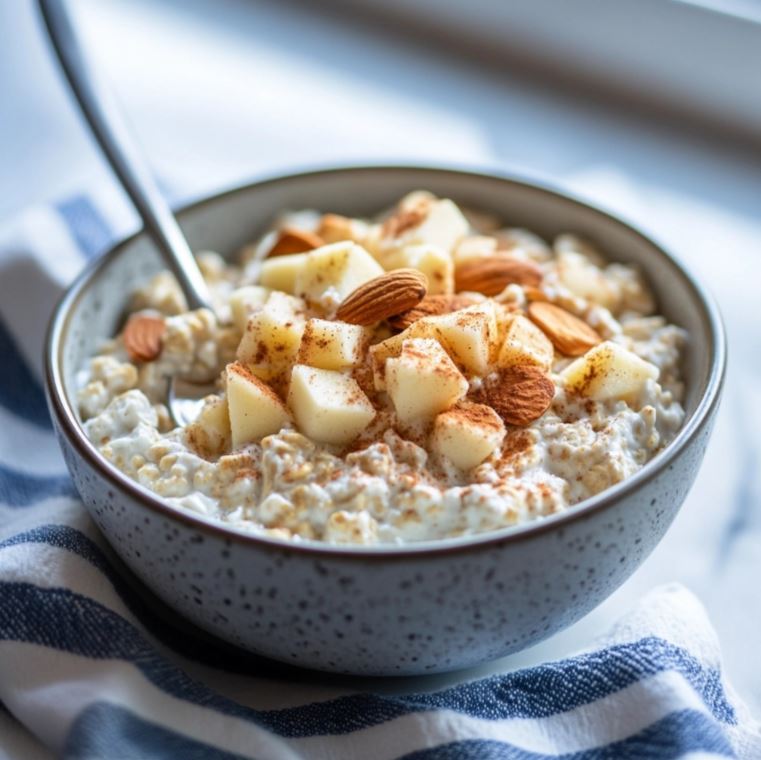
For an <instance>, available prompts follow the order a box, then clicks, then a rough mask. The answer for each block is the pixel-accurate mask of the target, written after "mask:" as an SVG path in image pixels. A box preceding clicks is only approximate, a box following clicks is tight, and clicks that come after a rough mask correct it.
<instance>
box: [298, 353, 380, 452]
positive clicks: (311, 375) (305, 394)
mask: <svg viewBox="0 0 761 760" xmlns="http://www.w3.org/2000/svg"><path fill="white" fill-rule="evenodd" d="M288 406H289V407H290V409H291V411H292V412H293V415H294V417H295V418H296V424H297V425H298V428H299V430H301V432H302V433H304V435H306V436H308V437H309V438H311V439H312V440H314V441H319V442H321V443H331V444H335V445H337V446H344V445H346V444H348V443H351V441H353V440H354V439H355V438H356V437H357V436H358V435H359V434H360V433H361V432H362V431H363V430H364V429H365V428H366V427H367V426H368V425H369V424H370V423H371V422H372V420H373V418H374V417H375V409H374V408H373V405H372V404H371V403H370V400H369V399H368V398H367V396H365V394H364V393H363V392H362V389H361V388H360V387H359V385H358V384H357V382H356V380H354V379H353V378H352V377H349V376H348V375H344V374H341V373H340V372H336V371H334V370H329V369H318V368H317V367H307V366H306V365H304V364H296V365H295V366H294V367H293V371H292V373H291V385H290V388H289V391H288Z"/></svg>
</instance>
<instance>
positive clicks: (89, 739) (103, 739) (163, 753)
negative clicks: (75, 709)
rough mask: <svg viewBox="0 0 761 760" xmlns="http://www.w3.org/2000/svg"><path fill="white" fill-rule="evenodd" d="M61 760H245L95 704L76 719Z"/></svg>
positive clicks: (114, 708) (116, 708)
mask: <svg viewBox="0 0 761 760" xmlns="http://www.w3.org/2000/svg"><path fill="white" fill-rule="evenodd" d="M62 757H63V758H65V760H93V758H119V760H148V758H150V759H151V760H158V759H159V758H166V759H167V760H176V759H177V758H182V760H242V757H243V756H242V755H238V754H236V753H232V752H225V751H224V750H221V749H218V748H216V747H213V746H212V745H210V744H205V743H204V742H199V741H196V740H195V739H191V738H189V737H187V736H183V735H182V734H179V733H176V732H175V731H172V730H170V729H168V728H165V727H163V726H160V725H158V724H156V723H151V722H149V721H146V720H143V719H142V718H139V717H138V716H136V715H134V714H133V713H131V712H130V711H129V710H126V709H125V708H123V707H120V706H117V705H113V704H109V703H108V702H96V703H95V704H92V705H90V707H88V708H87V709H86V710H83V711H82V712H81V713H80V714H79V716H77V719H76V720H75V721H74V724H73V725H72V727H71V729H70V730H69V735H68V737H67V738H66V744H65V746H64V750H63V754H62Z"/></svg>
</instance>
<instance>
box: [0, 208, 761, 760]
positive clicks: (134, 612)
mask: <svg viewBox="0 0 761 760" xmlns="http://www.w3.org/2000/svg"><path fill="white" fill-rule="evenodd" d="M110 237H111V236H110V234H109V226H108V225H107V224H106V223H105V222H104V220H103V217H102V216H101V215H100V214H99V213H98V212H96V209H95V207H94V206H93V205H92V204H91V203H89V202H88V201H87V200H86V199H85V198H77V199H74V200H72V201H70V202H67V203H64V204H59V205H58V206H56V207H55V208H45V209H39V210H36V211H30V212H28V213H27V214H25V215H24V216H23V217H22V218H21V219H20V220H17V221H16V223H14V224H13V225H10V226H9V227H8V229H7V230H6V231H5V232H4V233H1V232H0V356H2V357H3V362H2V371H1V372H0V758H5V757H10V758H30V759H32V760H33V759H34V758H48V757H51V756H53V755H54V754H55V755H62V756H64V757H68V758H105V759H108V760H111V759H115V760H116V759H118V758H156V757H161V758H164V757H171V758H183V759H184V758H192V759H200V758H240V757H243V758H345V757H346V758H368V760H369V759H372V758H397V757H406V758H418V759H420V760H422V759H423V758H425V759H426V760H428V759H431V760H433V758H436V760H450V759H452V760H454V759H455V758H510V759H511V760H512V759H520V760H524V759H525V760H529V759H531V760H539V759H540V758H560V757H562V758H565V759H566V760H569V759H570V758H574V760H582V759H583V760H592V759H594V760H602V759H603V758H676V757H679V758H686V757H689V758H698V757H700V758H707V757H741V758H761V738H760V737H759V731H758V727H757V725H756V723H755V722H754V721H753V719H752V718H751V717H750V716H749V715H748V712H747V709H746V708H745V707H744V706H743V705H742V703H741V702H740V701H739V700H738V699H737V698H736V696H735V695H734V694H733V692H732V691H731V689H730V687H729V686H728V685H727V684H726V682H725V680H724V678H723V676H722V671H721V659H720V651H719V645H718V642H717V640H716V635H715V633H714V632H713V629H712V628H711V625H710V623H709V621H708V620H707V618H706V615H705V612H704V610H703V608H702V607H701V605H700V603H699V602H698V601H697V600H696V599H695V598H694V597H693V596H692V595H691V594H690V593H689V592H688V591H686V590H684V589H683V588H681V587H678V586H669V587H664V588H661V589H658V590H656V591H655V592H652V593H651V594H650V595H648V596H647V597H646V598H645V599H643V600H642V601H641V602H640V604H639V605H638V606H637V607H636V609H635V610H633V611H632V612H631V613H630V614H629V615H628V616H627V617H626V618H624V619H623V620H622V621H621V622H620V623H619V624H618V625H617V626H616V627H615V628H614V629H613V630H612V631H610V632H609V633H608V634H607V636H606V637H605V638H604V639H602V640H600V641H599V642H597V643H596V644H595V645H594V646H593V647H592V648H590V649H589V650H588V651H585V652H583V653H581V654H579V655H577V656H575V657H572V658H570V659H567V660H562V661H560V662H552V663H547V664H545V665H542V666H539V667H534V668H531V669H527V670H522V671H518V672H512V673H508V674H505V675H500V676H493V677H490V678H486V679H482V680H478V681H471V682H465V683H462V684H460V685H458V686H455V687H451V688H447V689H446V690H444V691H435V692H431V691H427V692H426V691H423V690H420V689H418V690H417V693H404V694H401V695H399V694H398V693H397V694H396V695H394V696H389V695H388V693H386V694H385V695H382V694H380V693H375V694H374V693H372V691H368V690H362V691H358V690H357V688H356V684H355V683H353V682H351V681H346V680H340V679H336V678H334V677H330V676H324V677H320V676H315V675H314V674H304V673H300V672H299V671H294V670H293V669H291V670H286V669H284V668H279V667H278V666H276V665H273V664H272V663H267V662H263V661H261V660H259V659H256V658H253V657H245V656H243V655H242V654H240V653H236V652H230V651H229V650H225V651H221V650H219V649H218V648H215V647H213V646H211V645H210V644H209V643H208V642H206V641H204V640H203V639H202V638H198V637H195V636H193V635H189V634H188V632H187V631H183V632H182V633H181V634H178V632H177V629H176V628H174V627H173V624H172V623H171V622H168V621H167V620H166V619H165V618H163V617H162V616H161V615H160V614H159V613H157V611H156V609H155V608H154V607H152V606H151V605H150V604H148V603H146V601H145V598H144V597H143V596H142V595H141V594H140V593H138V592H136V590H135V588H134V586H132V585H131V584H130V583H129V582H127V581H125V579H124V577H123V576H122V575H121V574H119V573H117V572H116V570H115V567H116V562H115V560H114V558H113V557H112V555H111V554H110V552H109V550H108V547H107V546H106V545H105V543H104V541H103V540H102V539H101V538H100V536H99V534H98V533H97V531H96V529H95V528H94V526H93V524H92V522H91V521H90V520H89V518H88V517H87V515H86V513H85V511H84V509H83V508H82V506H81V505H80V503H79V502H78V500H77V496H76V494H75V492H74V490H73V488H72V485H71V483H70V481H69V478H68V476H67V475H66V473H65V470H64V465H63V461H62V459H61V457H60V456H59V454H58V449H57V446H56V443H55V440H54V437H53V434H52V430H51V427H50V423H49V421H48V416H47V412H46V409H45V402H44V398H43V391H42V387H41V381H40V358H39V357H40V354H41V341H42V334H43V330H44V327H45V323H46V321H47V317H48V315H49V312H50V309H51V306H52V303H53V301H54V299H55V297H56V295H57V294H58V292H59V291H60V289H61V287H62V286H63V284H65V283H66V282H67V281H68V280H69V279H70V278H71V277H72V276H73V274H74V273H75V272H76V271H77V270H78V269H79V268H80V267H81V265H82V263H83V262H84V260H85V259H87V258H90V257H92V256H93V255H96V254H97V252H98V251H99V250H100V249H102V248H103V247H104V246H105V245H106V244H107V243H108V242H109V239H110ZM364 683H365V684H366V683H367V682H364ZM385 690H386V692H387V691H388V689H387V687H386V688H385ZM399 691H400V689H397V692H399Z"/></svg>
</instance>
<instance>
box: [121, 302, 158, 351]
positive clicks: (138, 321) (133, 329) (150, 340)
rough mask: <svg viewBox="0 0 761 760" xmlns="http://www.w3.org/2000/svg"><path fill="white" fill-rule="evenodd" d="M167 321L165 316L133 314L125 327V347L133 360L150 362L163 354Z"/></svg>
mask: <svg viewBox="0 0 761 760" xmlns="http://www.w3.org/2000/svg"><path fill="white" fill-rule="evenodd" d="M165 330H166V323H165V322H164V318H163V317H156V316H153V315H151V314H133V315H132V316H131V317H130V318H129V319H128V320H127V324H126V325H125V327H124V333H123V335H122V337H123V339H124V347H125V348H126V349H127V353H128V354H129V358H130V359H131V360H132V361H133V362H150V361H153V360H154V359H156V358H158V356H159V354H161V340H162V338H163V337H164V332H165Z"/></svg>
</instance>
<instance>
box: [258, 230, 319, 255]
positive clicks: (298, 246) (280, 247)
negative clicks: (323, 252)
mask: <svg viewBox="0 0 761 760" xmlns="http://www.w3.org/2000/svg"><path fill="white" fill-rule="evenodd" d="M323 245H325V241H324V240H323V239H322V238H321V237H320V236H319V235H318V234H317V233H315V232H309V230H299V229H297V228H296V227H283V229H282V230H280V233H279V234H278V238H277V240H276V241H275V244H274V245H273V246H272V248H270V251H269V253H268V254H267V257H268V258H272V257H273V256H289V255H290V254H292V253H306V251H311V250H313V249H315V248H319V247H320V246H323Z"/></svg>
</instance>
